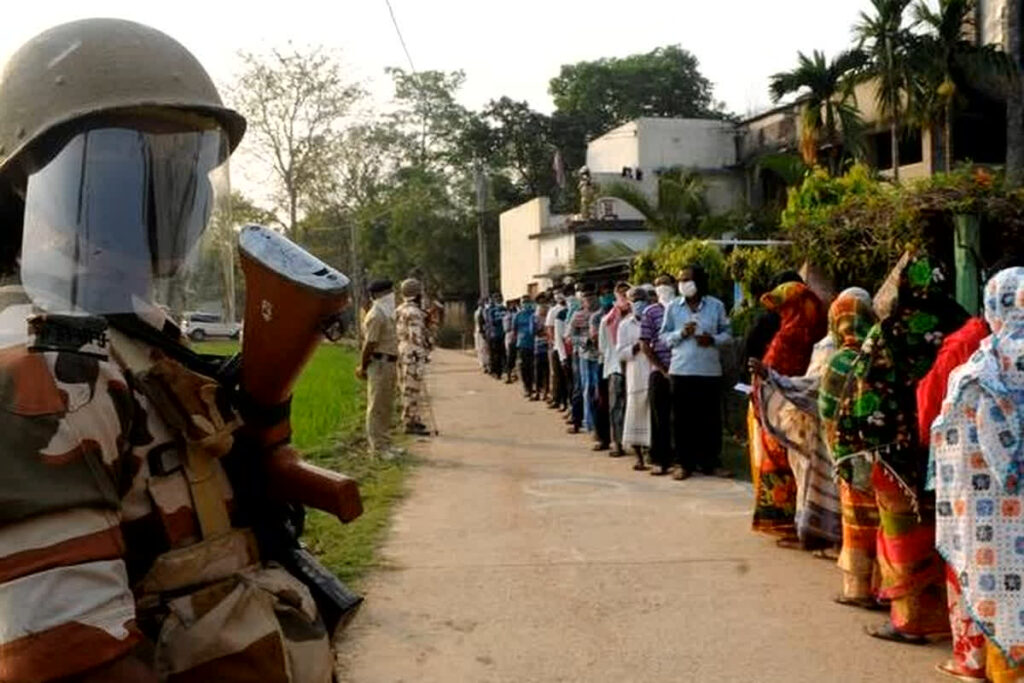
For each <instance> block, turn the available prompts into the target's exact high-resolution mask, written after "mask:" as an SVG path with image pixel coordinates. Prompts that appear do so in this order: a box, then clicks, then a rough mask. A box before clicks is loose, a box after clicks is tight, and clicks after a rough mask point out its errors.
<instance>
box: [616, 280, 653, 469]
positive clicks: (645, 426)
mask: <svg viewBox="0 0 1024 683" xmlns="http://www.w3.org/2000/svg"><path fill="white" fill-rule="evenodd" d="M648 295H649V292H648V291H647V290H646V289H644V288H643V287H634V288H632V289H631V290H629V293H628V294H627V295H626V296H627V297H628V299H629V301H630V304H631V306H632V308H631V311H630V313H629V314H628V315H627V316H626V317H625V318H624V319H623V320H622V322H621V323H620V324H619V331H618V343H617V344H616V355H617V358H618V360H619V362H621V363H623V364H624V366H625V373H624V374H625V378H626V419H625V422H624V426H623V429H622V443H623V445H624V446H625V447H627V448H629V447H630V446H632V447H633V451H634V452H635V453H636V464H635V465H633V469H634V470H637V471H638V472H642V471H643V470H646V469H647V466H646V465H645V464H644V449H645V448H647V447H649V446H650V445H651V408H650V403H649V402H648V399H647V389H648V378H649V377H650V374H651V361H650V360H649V359H648V358H647V354H645V353H644V352H643V348H642V346H641V344H640V326H641V321H642V319H643V312H644V309H645V308H646V307H647V301H648Z"/></svg>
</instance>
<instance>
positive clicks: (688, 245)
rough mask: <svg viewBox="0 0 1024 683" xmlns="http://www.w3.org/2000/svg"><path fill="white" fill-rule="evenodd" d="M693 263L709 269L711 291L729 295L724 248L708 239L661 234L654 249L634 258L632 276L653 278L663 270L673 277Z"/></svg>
mask: <svg viewBox="0 0 1024 683" xmlns="http://www.w3.org/2000/svg"><path fill="white" fill-rule="evenodd" d="M693 264H699V265H701V266H702V267H703V268H704V270H706V271H707V273H708V283H709V286H710V287H711V294H713V295H715V296H719V297H723V296H728V294H729V282H728V275H729V274H728V268H727V266H726V261H725V256H724V255H723V254H722V250H721V249H719V248H718V247H717V246H715V245H713V244H710V243H709V242H707V241H705V240H697V239H684V238H682V237H662V238H661V239H660V240H659V241H658V244H657V245H656V246H655V247H654V248H653V249H651V250H650V251H647V252H644V253H642V254H640V255H639V256H637V257H636V259H635V260H634V261H633V278H634V281H636V282H653V281H654V279H655V278H657V277H658V276H659V275H661V274H663V273H667V274H669V275H672V276H673V277H674V276H676V275H678V274H679V271H681V270H682V269H683V268H685V267H687V266H689V265H693Z"/></svg>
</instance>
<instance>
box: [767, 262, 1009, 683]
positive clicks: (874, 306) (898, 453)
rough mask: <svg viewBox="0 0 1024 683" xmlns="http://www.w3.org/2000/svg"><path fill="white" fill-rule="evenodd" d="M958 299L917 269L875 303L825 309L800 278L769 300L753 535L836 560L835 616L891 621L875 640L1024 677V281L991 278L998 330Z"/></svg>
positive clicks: (952, 664)
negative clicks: (946, 647) (941, 645)
mask: <svg viewBox="0 0 1024 683" xmlns="http://www.w3.org/2000/svg"><path fill="white" fill-rule="evenodd" d="M950 289H951V283H950V280H949V279H948V278H946V277H945V276H944V273H943V271H942V269H941V268H940V267H938V266H937V264H936V263H935V262H934V261H933V260H932V259H930V258H929V257H928V256H927V255H924V254H907V255H905V256H904V258H903V259H902V260H901V261H900V263H899V264H898V265H897V267H896V269H895V270H894V271H893V272H892V274H891V275H890V277H889V279H888V280H887V281H886V282H885V284H884V285H883V286H882V288H881V289H880V290H879V291H878V292H877V294H876V295H875V296H874V298H872V297H871V295H870V294H869V293H868V292H866V291H864V290H863V289H859V288H853V289H848V290H846V291H844V292H842V293H841V294H839V296H838V297H836V298H835V300H834V301H833V302H832V303H831V305H830V306H828V307H826V305H825V303H824V302H823V301H822V300H821V299H819V298H818V296H817V295H815V294H814V292H812V291H811V289H810V288H809V287H807V286H806V285H805V284H804V283H802V282H801V281H800V280H799V278H798V277H797V276H795V274H788V275H787V276H784V277H783V278H781V279H780V280H779V282H778V283H777V286H775V287H773V289H772V290H771V291H770V292H768V293H767V294H765V295H764V296H763V297H762V299H761V303H762V305H763V306H764V308H765V309H767V311H768V313H767V314H766V315H765V316H764V317H763V318H762V319H760V320H759V321H758V323H757V324H756V325H755V327H754V329H753V331H752V333H751V335H750V336H749V337H748V353H750V355H751V360H750V368H751V370H752V371H753V375H754V381H753V391H752V397H751V398H752V400H751V409H750V413H749V420H748V427H749V436H750V453H751V464H752V471H753V478H754V489H755V505H754V508H755V510H754V519H753V527H754V529H755V530H757V531H760V532H764V533H767V534H771V535H773V536H775V537H777V539H778V543H779V545H780V546H783V547H787V548H802V549H806V550H810V551H813V552H815V553H816V554H817V555H819V556H820V557H824V558H831V559H836V560H837V561H838V566H839V568H840V570H841V572H840V580H839V582H838V583H839V585H838V591H837V595H836V598H835V600H836V602H838V603H839V604H842V605H847V606H850V607H852V608H857V609H866V610H872V611H883V612H887V613H888V619H886V620H885V621H884V622H883V623H881V624H879V625H878V626H876V627H874V628H871V629H869V630H868V633H869V635H871V636H874V637H876V638H881V639H884V640H888V641H893V642H897V643H904V644H910V645H918V644H925V643H930V642H935V641H939V640H944V639H949V638H952V641H953V647H952V654H953V656H952V658H951V659H950V660H949V661H947V662H943V663H940V664H938V666H937V668H938V670H939V671H941V672H942V673H945V674H947V675H949V676H951V677H954V678H957V679H959V680H969V681H1017V680H1024V523H1022V519H1024V509H1022V508H1024V501H1022V498H1021V495H1020V490H1019V487H1020V482H1021V479H1022V474H1024V454H1022V452H1021V439H1022V434H1021V418H1022V415H1021V406H1022V405H1024V268H1019V267H1013V268H1007V269H1003V270H999V271H998V272H997V274H996V275H995V276H994V277H992V279H991V280H990V281H989V282H988V285H987V287H986V289H985V295H984V307H985V312H984V318H980V317H975V318H971V317H969V316H968V314H967V313H966V312H965V311H964V309H963V308H962V307H961V306H959V305H958V304H957V302H956V301H955V300H954V299H953V297H952V296H950V293H949V290H950ZM826 330H827V333H826V332H825V331H826ZM835 550H838V555H836V553H835V552H834V551H835Z"/></svg>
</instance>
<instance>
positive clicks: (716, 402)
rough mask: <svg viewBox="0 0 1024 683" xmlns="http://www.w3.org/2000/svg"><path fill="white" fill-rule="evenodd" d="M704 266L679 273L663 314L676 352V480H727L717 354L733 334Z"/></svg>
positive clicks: (672, 371)
mask: <svg viewBox="0 0 1024 683" xmlns="http://www.w3.org/2000/svg"><path fill="white" fill-rule="evenodd" d="M707 291H708V277H707V273H706V272H705V271H704V269H703V268H701V267H700V266H697V265H694V266H690V267H688V268H684V269H683V270H682V271H681V272H680V273H679V294H680V296H679V298H678V299H676V300H675V301H673V302H672V303H671V304H669V305H668V307H667V308H666V309H665V320H664V322H663V323H662V327H661V339H662V341H664V342H665V344H667V345H668V346H669V347H670V348H671V349H672V360H671V365H670V366H669V375H670V378H671V385H672V408H673V418H674V425H673V426H674V431H675V459H676V462H677V463H678V464H679V472H677V473H676V479H678V480H680V481H682V480H684V479H688V478H689V477H690V475H691V474H693V472H694V471H695V470H699V471H700V472H702V473H704V474H712V475H714V476H719V477H729V476H732V473H731V472H729V471H728V470H726V469H724V468H722V467H721V462H720V460H719V457H720V455H721V451H722V406H721V393H722V389H721V381H722V360H721V357H720V352H719V348H720V347H721V346H722V345H723V344H726V343H728V342H729V341H730V339H731V338H732V334H731V332H730V327H729V318H728V316H727V315H726V313H725V304H723V303H722V302H721V301H719V300H718V299H716V298H715V297H713V296H709V295H708V293H707Z"/></svg>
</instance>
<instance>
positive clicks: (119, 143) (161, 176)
mask: <svg viewBox="0 0 1024 683" xmlns="http://www.w3.org/2000/svg"><path fill="white" fill-rule="evenodd" d="M244 130H245V120H244V119H243V118H242V117H241V116H240V115H239V114H237V113H236V112H234V111H232V110H230V109H228V108H226V107H224V105H223V104H222V103H221V99H220V97H219V95H218V93H217V90H216V88H215V87H214V85H213V82H212V81H211V80H210V78H209V76H208V75H207V74H206V72H205V71H204V70H203V68H202V66H201V65H200V64H199V63H198V62H197V61H196V59H195V58H194V57H193V56H192V55H191V54H190V53H189V52H188V51H187V50H186V49H185V48H184V47H182V46H181V45H180V44H179V43H177V42H176V41H174V40H173V39H171V38H169V37H168V36H166V35H164V34H162V33H160V32H158V31H155V30H153V29H151V28H148V27H146V26H142V25H139V24H135V23H132V22H128V21H120V20H113V19H90V20H83V21H77V22H73V23H69V24H65V25H61V26H57V27H55V28H52V29H50V30H48V31H46V32H44V33H42V34H40V35H38V36H36V37H35V38H33V39H32V40H30V41H29V42H28V43H26V44H25V45H24V46H22V47H21V48H20V49H19V50H18V51H17V52H16V53H15V54H14V55H13V56H12V57H11V58H10V60H9V61H8V62H7V64H6V66H5V68H4V71H3V73H2V75H0V217H2V219H3V224H2V226H0V229H2V232H0V235H2V243H3V249H2V251H0V256H3V257H4V258H5V259H6V260H5V262H4V263H2V264H0V265H2V266H3V268H4V278H3V281H2V284H3V285H4V286H3V287H0V387H3V390H2V391H0V402H2V403H3V405H2V409H0V468H2V471H3V475H2V476H0V605H2V606H3V607H2V608H0V681H4V682H17V683H21V682H24V681H34V682H47V681H57V680H60V681H104V682H111V681H115V682H116V681H157V680H168V679H173V680H181V681H184V680H197V681H198V680H203V681H239V680H243V679H244V680H253V678H252V677H253V676H257V675H258V677H259V679H260V680H267V681H271V680H273V681H296V682H303V683H305V682H307V681H308V682H316V683H328V682H329V681H330V680H331V677H332V657H331V652H330V648H329V642H328V634H327V633H326V630H325V628H324V626H323V623H322V621H321V619H320V618H319V616H318V614H317V609H316V606H315V604H314V603H313V600H312V598H311V595H310V593H309V591H308V590H307V588H306V586H305V585H303V584H302V583H301V582H299V581H297V580H296V579H295V578H293V577H292V576H291V575H289V574H288V573H286V572H285V571H283V570H282V569H280V568H275V567H272V566H268V565H266V564H264V562H263V558H261V557H260V556H259V551H258V550H257V546H256V544H255V543H254V542H253V534H252V533H251V532H250V531H249V530H248V529H247V528H244V527H243V526H242V525H240V524H239V522H238V521H237V519H238V517H237V514H238V512H239V510H238V506H236V505H234V501H235V499H236V495H235V493H236V491H234V490H233V487H232V484H231V482H230V480H229V479H228V477H227V476H226V473H225V469H224V466H223V465H222V461H221V456H224V455H225V454H227V452H228V451H229V450H230V449H231V448H232V443H233V439H234V434H235V432H236V430H237V429H238V427H239V426H240V425H241V424H242V420H241V418H240V417H239V415H238V413H237V412H236V411H235V409H234V408H233V407H232V405H231V401H230V400H229V399H228V397H227V395H226V393H225V392H224V391H223V389H222V388H221V387H220V386H219V385H217V384H216V383H215V382H214V381H213V380H211V379H209V378H208V377H207V376H204V375H203V374H200V373H198V372H196V371H194V370H192V369H191V367H190V366H187V365H186V364H185V362H184V361H180V359H183V358H185V357H187V355H188V354H187V353H186V352H187V349H184V347H183V345H182V336H181V333H180V331H179V329H178V327H177V326H176V325H175V323H174V322H173V321H172V320H171V319H170V318H169V316H168V315H167V314H166V313H165V312H164V311H165V310H166V309H167V308H169V309H171V310H180V309H181V308H182V307H183V306H185V305H187V304H188V303H190V302H189V300H188V298H187V297H188V292H189V291H190V289H189V288H186V287H185V286H184V285H185V279H186V278H187V277H188V274H189V273H190V272H191V270H190V265H191V264H193V263H195V262H196V260H197V259H201V258H203V257H204V255H205V256H210V255H211V254H212V255H213V257H214V258H216V257H217V252H216V251H215V250H214V251H211V250H210V249H208V248H207V246H208V245H204V239H205V238H206V237H208V236H210V232H211V231H212V230H215V229H218V227H217V226H219V228H220V229H223V228H224V226H227V228H228V229H230V223H229V222H227V221H226V220H225V215H224V214H223V213H222V211H221V210H222V208H223V206H224V205H223V201H224V200H225V199H226V197H227V194H226V190H227V185H226V180H227V176H226V172H227V162H228V156H229V155H230V153H231V152H232V151H233V150H234V149H235V147H236V146H237V145H238V143H239V141H240V140H241V138H242V134H243V132H244ZM209 224H212V225H213V226H214V227H213V228H211V230H207V226H208V225H209ZM214 237H216V235H215V236H214ZM179 361H180V362H179ZM254 672H259V673H258V674H256V673H254Z"/></svg>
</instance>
